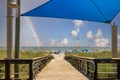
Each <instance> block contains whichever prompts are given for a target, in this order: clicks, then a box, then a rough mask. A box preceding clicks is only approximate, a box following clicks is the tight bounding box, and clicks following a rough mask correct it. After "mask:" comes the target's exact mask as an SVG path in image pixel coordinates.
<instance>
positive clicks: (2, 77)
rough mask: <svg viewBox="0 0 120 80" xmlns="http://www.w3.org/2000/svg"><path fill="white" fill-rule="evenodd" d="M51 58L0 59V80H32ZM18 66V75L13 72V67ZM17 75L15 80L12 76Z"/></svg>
mask: <svg viewBox="0 0 120 80" xmlns="http://www.w3.org/2000/svg"><path fill="white" fill-rule="evenodd" d="M52 58H53V57H52V56H50V55H49V56H45V57H42V58H32V59H0V80H33V79H35V77H36V75H37V74H38V73H39V72H40V71H41V69H42V68H43V67H44V66H45V65H46V64H47V63H48V62H49V61H50V60H51V59H52ZM15 64H19V73H15V72H14V65H15ZM15 74H17V75H19V78H15V77H14V75H15Z"/></svg>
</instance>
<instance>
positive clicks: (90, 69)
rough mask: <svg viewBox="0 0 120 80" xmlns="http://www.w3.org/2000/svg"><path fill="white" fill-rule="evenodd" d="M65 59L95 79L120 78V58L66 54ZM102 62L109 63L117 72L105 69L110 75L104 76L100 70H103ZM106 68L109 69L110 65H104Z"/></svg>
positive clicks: (103, 63) (106, 73)
mask: <svg viewBox="0 0 120 80" xmlns="http://www.w3.org/2000/svg"><path fill="white" fill-rule="evenodd" d="M65 59H66V60H67V61H68V62H70V63H71V64H72V65H73V66H74V67H75V68H77V69H78V70H79V71H81V72H83V73H84V74H85V75H87V76H89V77H90V78H91V79H93V80H100V79H101V80H102V79H105V80H106V79H107V80H108V79H120V76H119V75H120V58H89V57H79V56H73V55H66V56H65ZM101 64H102V65H104V66H106V65H108V64H109V65H110V66H111V69H113V71H116V72H105V71H103V72H104V74H105V75H108V77H102V76H101V75H100V72H99V70H102V68H101V66H100V65H101ZM104 69H105V70H107V69H109V67H104ZM114 69H115V70H114ZM111 71H112V70H111ZM115 73H117V74H115ZM110 75H111V76H113V78H112V77H110Z"/></svg>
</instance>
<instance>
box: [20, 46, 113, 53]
mask: <svg viewBox="0 0 120 80" xmlns="http://www.w3.org/2000/svg"><path fill="white" fill-rule="evenodd" d="M20 49H21V50H27V51H45V50H46V51H55V52H57V51H60V52H65V51H72V50H77V51H78V52H82V50H83V49H87V50H88V52H96V51H110V50H111V48H110V47H21V48H20Z"/></svg>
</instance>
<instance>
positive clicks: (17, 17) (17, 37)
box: [15, 0, 20, 58]
mask: <svg viewBox="0 0 120 80" xmlns="http://www.w3.org/2000/svg"><path fill="white" fill-rule="evenodd" d="M17 4H18V6H19V7H18V10H17V12H16V13H17V16H16V31H15V58H19V43H20V0H17Z"/></svg>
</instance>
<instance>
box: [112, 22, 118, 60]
mask: <svg viewBox="0 0 120 80" xmlns="http://www.w3.org/2000/svg"><path fill="white" fill-rule="evenodd" d="M116 57H117V25H115V24H113V25H112V58H116Z"/></svg>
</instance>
